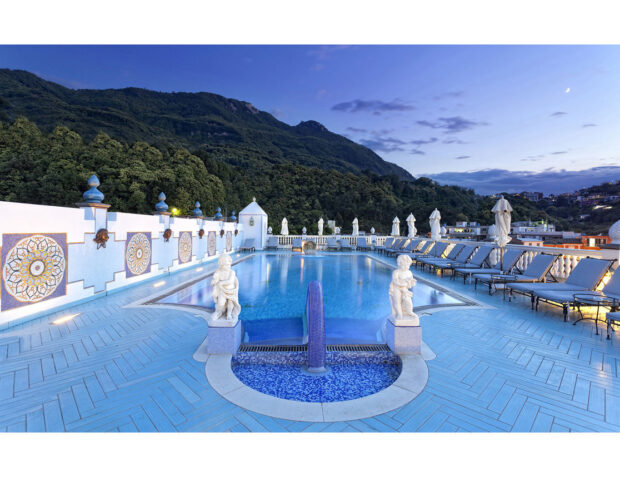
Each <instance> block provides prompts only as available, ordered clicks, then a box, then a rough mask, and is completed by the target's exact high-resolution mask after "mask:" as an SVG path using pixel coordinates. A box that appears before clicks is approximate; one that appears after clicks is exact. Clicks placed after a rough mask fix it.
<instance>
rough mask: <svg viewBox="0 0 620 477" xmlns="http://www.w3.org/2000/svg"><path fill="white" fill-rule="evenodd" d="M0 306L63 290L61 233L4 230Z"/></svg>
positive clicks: (64, 251) (63, 240)
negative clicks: (6, 231) (0, 300)
mask: <svg viewBox="0 0 620 477" xmlns="http://www.w3.org/2000/svg"><path fill="white" fill-rule="evenodd" d="M2 241H3V247H2V285H3V291H2V310H7V309H10V308H15V307H18V306H23V305H27V304H29V303H37V302H39V301H42V300H45V299H48V298H52V297H55V296H62V295H65V294H66V291H67V290H66V280H65V271H66V269H67V260H66V256H67V238H66V235H65V234H35V235H22V234H19V235H18V234H4V235H3V237H2Z"/></svg>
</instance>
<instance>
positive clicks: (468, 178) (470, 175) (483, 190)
mask: <svg viewBox="0 0 620 477" xmlns="http://www.w3.org/2000/svg"><path fill="white" fill-rule="evenodd" d="M428 177H430V178H431V179H433V180H435V181H437V182H439V183H440V184H449V185H458V186H461V187H466V188H471V189H474V190H475V191H476V192H478V193H479V194H496V193H499V192H522V191H524V190H527V191H542V192H544V193H547V194H549V193H553V194H558V193H561V192H572V191H575V190H578V189H582V188H584V187H589V186H592V185H597V184H602V183H603V182H608V181H609V180H610V178H612V177H620V165H609V166H599V167H593V168H591V169H586V170H581V171H567V170H564V169H561V170H557V169H547V170H544V171H541V172H532V171H507V170H505V169H483V170H478V171H468V172H442V173H440V174H429V175H428Z"/></svg>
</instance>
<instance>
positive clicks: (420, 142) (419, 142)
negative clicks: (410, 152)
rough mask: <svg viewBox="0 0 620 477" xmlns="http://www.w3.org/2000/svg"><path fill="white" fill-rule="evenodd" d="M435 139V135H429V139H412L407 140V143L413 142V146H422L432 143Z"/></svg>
mask: <svg viewBox="0 0 620 477" xmlns="http://www.w3.org/2000/svg"><path fill="white" fill-rule="evenodd" d="M437 141H438V139H437V138H436V137H431V138H429V139H414V140H413V141H409V144H413V145H414V146H423V145H425V144H433V143H435V142H437Z"/></svg>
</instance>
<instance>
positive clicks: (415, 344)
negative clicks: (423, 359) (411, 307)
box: [385, 316, 422, 355]
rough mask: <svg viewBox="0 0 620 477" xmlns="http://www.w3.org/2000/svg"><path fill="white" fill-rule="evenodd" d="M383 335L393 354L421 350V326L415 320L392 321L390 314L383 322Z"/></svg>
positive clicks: (414, 352) (418, 351) (411, 352)
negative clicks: (384, 322)
mask: <svg viewBox="0 0 620 477" xmlns="http://www.w3.org/2000/svg"><path fill="white" fill-rule="evenodd" d="M385 336H386V341H387V345H388V346H389V347H390V349H391V350H392V351H393V352H394V353H395V354H399V355H400V354H420V351H421V350H422V327H421V326H420V325H419V324H418V323H416V320H400V321H397V322H394V319H393V318H392V317H391V316H390V317H389V318H388V319H387V321H386V324H385Z"/></svg>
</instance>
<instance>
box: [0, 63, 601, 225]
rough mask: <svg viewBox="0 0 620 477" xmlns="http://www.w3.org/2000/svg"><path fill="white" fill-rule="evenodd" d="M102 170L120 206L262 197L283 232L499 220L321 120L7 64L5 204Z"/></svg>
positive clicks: (518, 204)
mask: <svg viewBox="0 0 620 477" xmlns="http://www.w3.org/2000/svg"><path fill="white" fill-rule="evenodd" d="M190 151H191V152H190ZM93 173H96V174H97V175H98V176H99V179H100V180H101V183H102V185H101V187H100V189H101V191H102V192H103V193H104V194H105V195H106V199H105V201H106V203H109V204H111V205H112V210H117V211H122V212H138V213H150V212H152V211H153V208H154V206H155V203H156V202H157V194H158V193H159V192H160V191H164V192H165V193H166V195H167V197H168V199H167V202H168V204H169V205H170V206H171V207H176V208H177V209H179V211H180V213H181V214H190V213H191V210H192V209H193V208H194V202H195V201H196V200H198V201H200V203H201V204H202V210H203V212H204V213H205V215H213V213H214V211H215V208H216V207H218V206H219V207H222V209H223V212H225V213H227V214H228V215H230V213H231V212H232V211H233V210H235V211H239V210H240V209H241V208H242V207H244V206H245V205H247V204H248V203H249V202H250V201H251V200H252V197H254V196H255V197H256V198H257V200H258V201H259V203H260V204H261V206H262V207H263V208H264V209H265V210H266V211H267V212H268V214H269V222H270V225H271V226H272V227H274V230H276V231H277V230H279V224H280V221H281V220H282V217H285V216H286V217H287V218H288V220H289V229H290V231H291V233H299V232H301V229H302V227H304V226H306V227H307V228H308V231H309V232H310V233H312V232H314V231H315V230H316V222H317V220H318V219H319V217H323V218H324V219H326V220H327V219H335V220H336V222H337V223H338V225H341V226H343V231H344V232H348V231H350V227H351V225H350V224H351V221H352V220H353V218H354V217H357V218H358V219H359V224H360V229H361V230H370V228H371V227H374V228H375V229H376V230H377V232H382V233H388V232H389V230H390V227H391V222H392V219H393V217H395V216H398V217H400V219H401V221H402V222H403V225H404V219H405V218H406V216H407V215H409V213H410V212H413V214H414V215H415V216H416V217H417V219H418V222H417V224H416V225H417V227H418V230H419V231H420V233H425V232H427V231H428V230H429V225H428V219H427V218H428V216H429V215H430V213H431V211H432V210H433V209H434V208H435V207H437V208H438V209H439V210H440V211H441V214H442V222H444V223H449V224H452V223H454V222H455V221H457V220H458V221H463V220H469V221H479V222H481V223H486V224H488V223H492V221H493V215H492V213H491V208H492V207H493V204H494V199H492V198H489V197H483V196H479V195H477V194H475V193H474V191H473V190H470V189H463V188H460V187H456V186H441V185H439V184H437V183H436V182H434V181H432V180H430V179H428V178H424V177H422V178H418V179H414V178H413V177H411V176H410V175H409V174H408V173H407V172H406V171H404V170H402V169H400V168H399V167H398V166H396V165H394V164H390V163H388V162H385V161H383V160H382V159H381V158H379V156H377V155H376V154H374V153H373V152H372V151H370V150H369V149H367V148H364V147H362V146H360V145H358V144H355V143H353V142H351V141H349V140H347V139H346V138H343V137H341V136H338V135H336V134H333V133H331V132H329V131H328V130H327V129H325V128H324V127H323V126H322V125H320V124H319V123H317V122H314V121H306V122H302V123H301V124H299V125H297V126H295V127H291V126H288V125H286V124H284V123H282V122H280V121H278V120H276V119H275V118H274V117H273V116H271V115H269V114H267V113H264V112H260V111H257V110H256V109H254V108H253V107H252V106H251V105H250V104H248V103H245V102H242V101H237V100H230V99H226V98H223V97H221V96H217V95H213V94H208V93H197V94H189V93H174V94H168V93H156V92H152V91H147V90H141V89H134V88H129V89H124V90H101V91H99V90H78V91H75V90H70V89H67V88H64V87H62V86H59V85H57V84H54V83H50V82H48V81H44V80H42V79H40V78H38V77H37V76H35V75H33V74H31V73H27V72H23V71H9V70H0V200H7V201H15V202H26V203H35V204H49V205H61V206H73V205H74V204H75V203H76V202H79V201H80V200H81V194H82V192H83V191H84V190H85V186H86V180H87V178H88V177H89V176H90V175H91V174H93ZM510 200H511V204H512V206H513V209H514V214H513V220H527V219H531V220H548V221H549V222H553V223H555V224H556V225H557V226H558V228H559V229H565V228H568V227H569V225H573V223H572V220H571V219H572V215H574V213H573V211H572V210H571V211H570V212H571V213H570V214H569V213H568V211H566V210H561V208H558V207H542V206H541V205H537V204H535V203H533V202H530V201H528V200H527V199H524V198H522V197H511V198H510ZM608 219H609V218H608V217H607V216H605V217H604V218H602V220H601V221H600V222H598V223H596V230H602V227H604V226H606V224H607V221H608ZM603 222H604V223H603ZM609 225H610V224H609ZM576 228H577V230H583V231H586V232H588V231H590V230H591V229H593V227H592V226H591V224H589V223H588V222H584V223H580V224H578V226H577V227H576Z"/></svg>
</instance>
